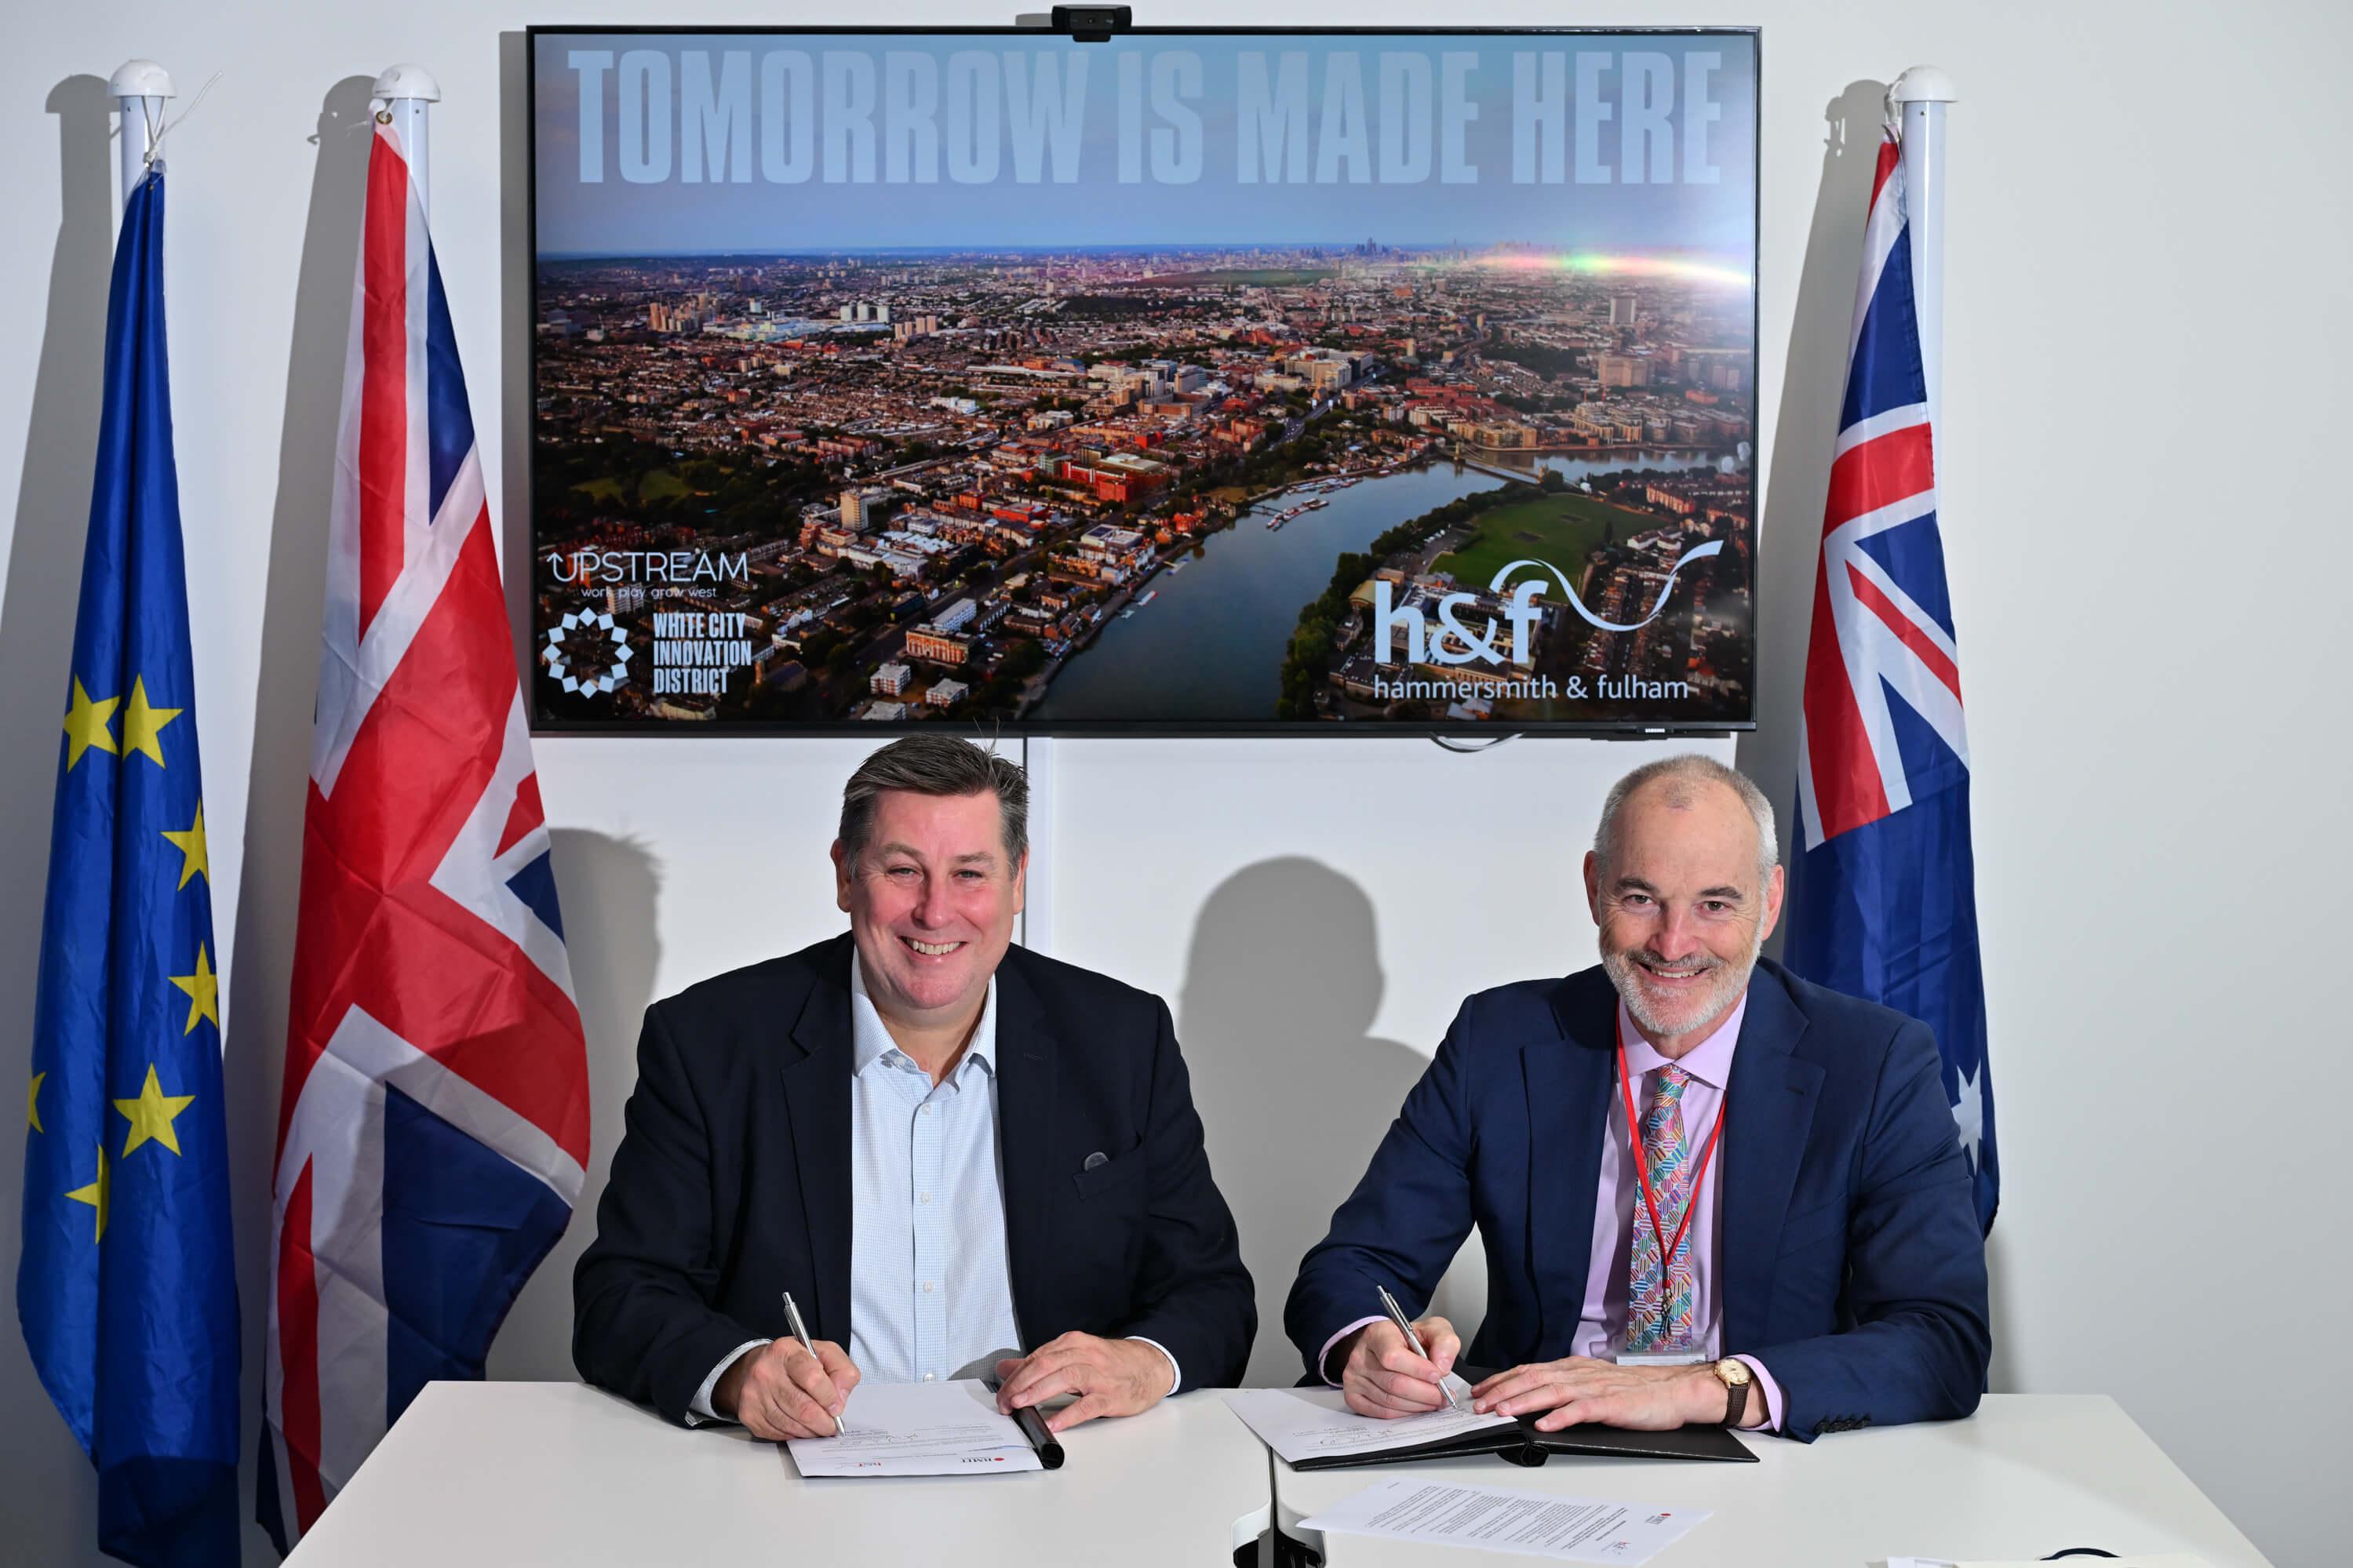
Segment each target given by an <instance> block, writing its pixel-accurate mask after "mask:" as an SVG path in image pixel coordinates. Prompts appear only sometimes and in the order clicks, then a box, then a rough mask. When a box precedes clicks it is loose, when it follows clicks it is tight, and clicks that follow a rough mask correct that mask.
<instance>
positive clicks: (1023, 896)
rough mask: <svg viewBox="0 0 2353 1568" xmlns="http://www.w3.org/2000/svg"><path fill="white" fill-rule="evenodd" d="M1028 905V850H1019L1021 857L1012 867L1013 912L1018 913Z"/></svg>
mask: <svg viewBox="0 0 2353 1568" xmlns="http://www.w3.org/2000/svg"><path fill="white" fill-rule="evenodd" d="M1028 908H1029V850H1027V849H1024V850H1023V851H1021V858H1020V859H1019V860H1018V861H1017V862H1016V863H1015V864H1014V867H1013V912H1014V913H1015V914H1017V915H1018V914H1019V913H1020V912H1021V911H1022V910H1025V909H1028Z"/></svg>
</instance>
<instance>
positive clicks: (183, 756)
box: [16, 167, 238, 1565]
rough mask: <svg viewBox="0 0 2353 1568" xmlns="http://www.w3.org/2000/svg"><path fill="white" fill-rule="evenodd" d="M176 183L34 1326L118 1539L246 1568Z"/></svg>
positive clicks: (100, 600)
mask: <svg viewBox="0 0 2353 1568" xmlns="http://www.w3.org/2000/svg"><path fill="white" fill-rule="evenodd" d="M163 252H164V175H163V171H162V169H161V168H160V167H157V168H155V169H153V170H152V171H151V172H149V173H148V174H145V175H143V176H142V178H141V180H140V181H139V184H137V186H136V187H135V188H134V189H133V190H132V195H131V199H130V202H129V204H128V205H126V207H125V209H124V212H123V217H122V237H121V242H120V244H119V245H118V246H117V247H116V249H115V253H114V283H113V289H112V292H111V295H110V296H109V299H108V301H107V314H106V377H105V409H104V413H103V416H102V417H101V420H100V426H99V439H98V473H97V479H96V482H95V484H94V485H93V487H92V490H93V493H92V495H91V498H90V542H89V544H88V546H87V547H86V551H85V553H84V555H83V558H82V569H81V604H80V609H79V613H78V616H77V619H76V621H75V625H74V648H73V671H72V675H71V677H70V679H69V687H68V689H67V691H66V692H64V693H63V694H62V696H63V698H64V701H63V704H62V706H63V708H64V712H65V733H64V736H63V739H62V740H61V741H60V742H59V745H58V793H57V807H56V812H55V816H54V817H53V819H52V822H51V826H50V829H49V882H48V892H47V903H46V905H45V907H44V912H43V916H42V923H41V966H40V981H39V990H38V993H37V997H36V1000H35V1004H34V1038H33V1080H32V1083H31V1084H30V1086H29V1087H28V1088H27V1089H26V1134H25V1140H26V1142H25V1231H24V1235H25V1247H24V1257H23V1260H22V1262H21V1263H20V1264H19V1265H18V1268H17V1273H16V1310H17V1315H18V1316H19V1317H20V1318H21V1319H22V1320H23V1322H24V1326H25V1342H26V1345H27V1346H29V1347H30V1349H31V1351H32V1353H33V1365H34V1366H35V1368H36V1369H37V1370H38V1372H39V1373H40V1377H41V1382H42V1384H43V1385H44V1386H45V1387H47V1390H48V1392H49V1397H50V1398H51V1399H52V1400H54V1401H55V1402H56V1403H57V1407H58V1414H60V1415H63V1416H64V1417H65V1418H66V1425H67V1426H70V1427H72V1428H73V1434H74V1436H75V1437H76V1438H77V1439H79V1441H80V1443H81V1446H82V1448H83V1449H84V1451H85V1452H87V1453H88V1454H89V1455H90V1463H91V1464H92V1465H93V1466H95V1467H96V1468H97V1470H98V1498H99V1510H98V1532H99V1545H100V1548H101V1549H102V1550H103V1551H105V1552H108V1553H109V1554H111V1555H112V1556H115V1557H119V1558H121V1559H123V1560H124V1561H126V1562H131V1563H168V1564H174V1565H177V1564H190V1565H194V1564H210V1563H224V1564H227V1563H236V1562H237V1530H238V1524H237V1279H236V1276H235V1274H234V1272H233V1270H232V1268H231V1263H230V1257H229V1209H228V1159H227V1136H226V1132H225V1131H224V1125H223V1118H222V1105H221V1034H220V1003H219V991H218V987H219V984H220V982H219V978H218V976H217V974H216V972H215V963H214V956H213V954H214V949H213V920H212V879H211V875H210V872H209V871H208V869H207V867H206V852H205V801H204V780H203V776H202V774H201V773H200V772H199V771H198V769H197V765H196V709H195V690H194V684H195V683H194V681H193V679H191V664H190V659H189V656H188V594H187V584H186V580H185V574H184V572H183V569H182V557H181V543H180V503H179V481H178V478H177V475H176V473H175V471H174V464H173V460H172V403H171V393H170V387H169V384H168V376H167V374H166V367H165V361H164V255H163Z"/></svg>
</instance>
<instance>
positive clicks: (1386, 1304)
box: [1374, 1285, 1462, 1415]
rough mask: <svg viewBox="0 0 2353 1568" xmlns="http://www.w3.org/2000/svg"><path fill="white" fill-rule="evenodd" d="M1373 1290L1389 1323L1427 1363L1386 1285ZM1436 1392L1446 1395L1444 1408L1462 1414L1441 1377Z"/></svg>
mask: <svg viewBox="0 0 2353 1568" xmlns="http://www.w3.org/2000/svg"><path fill="white" fill-rule="evenodd" d="M1374 1289H1377V1290H1378V1291H1380V1293H1381V1306H1382V1307H1383V1309H1385V1310H1387V1311H1388V1315H1389V1321H1390V1322H1393V1323H1395V1324H1396V1325H1397V1326H1398V1329H1399V1330H1400V1331H1402V1332H1403V1333H1404V1334H1405V1342H1406V1343H1408V1344H1409V1345H1411V1346H1412V1347H1413V1353H1414V1354H1416V1355H1418V1356H1419V1357H1420V1358H1421V1359H1422V1360H1424V1361H1429V1360H1430V1352H1428V1351H1427V1350H1424V1349H1423V1348H1422V1344H1421V1336H1420V1335H1419V1334H1417V1333H1415V1332H1414V1331H1413V1324H1412V1323H1410V1322H1409V1321H1407V1320H1406V1315H1405V1309H1403V1308H1402V1307H1399V1306H1398V1304H1397V1298H1396V1297H1395V1296H1392V1295H1390V1294H1389V1288H1388V1286H1386V1285H1378V1286H1376V1287H1374ZM1433 1364H1434V1363H1433ZM1438 1392H1439V1393H1440V1394H1444V1395H1446V1408H1448V1409H1449V1410H1451V1411H1453V1412H1454V1414H1456V1415H1461V1414H1462V1401H1461V1400H1460V1399H1457V1398H1456V1397H1455V1396H1454V1390H1453V1389H1452V1388H1451V1386H1449V1385H1448V1384H1447V1382H1446V1379H1445V1378H1444V1377H1443V1376H1441V1377H1440V1379H1439V1380H1438Z"/></svg>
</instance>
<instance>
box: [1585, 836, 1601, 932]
mask: <svg viewBox="0 0 2353 1568" xmlns="http://www.w3.org/2000/svg"><path fill="white" fill-rule="evenodd" d="M1585 910H1586V912H1587V913H1588V914H1589V915H1591V916H1592V917H1593V923H1594V924H1595V925H1599V924H1600V923H1601V857H1599V855H1596V854H1595V853H1594V852H1593V851H1592V850H1590V849H1588V850H1587V851H1586V852H1585Z"/></svg>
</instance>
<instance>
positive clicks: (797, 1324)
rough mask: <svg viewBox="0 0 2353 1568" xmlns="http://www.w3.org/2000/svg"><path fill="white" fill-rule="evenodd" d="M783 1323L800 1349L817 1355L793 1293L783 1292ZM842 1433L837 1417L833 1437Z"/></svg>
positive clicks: (839, 1418) (834, 1422)
mask: <svg viewBox="0 0 2353 1568" xmlns="http://www.w3.org/2000/svg"><path fill="white" fill-rule="evenodd" d="M785 1321H786V1322H787V1323H790V1324H791V1325H792V1326H793V1338H795V1339H797V1340H798V1341H800V1342H801V1349H803V1350H805V1351H807V1352H808V1353H809V1354H811V1355H815V1354H817V1347H816V1346H815V1345H813V1344H811V1343H809V1337H808V1325H807V1323H804V1322H802V1321H801V1310H800V1309H799V1308H798V1307H797V1306H795V1305H793V1293H792V1292H791V1291H790V1290H787V1291H786V1292H785ZM842 1431H843V1427H842V1425H841V1417H840V1416H839V1415H837V1416H835V1417H834V1418H833V1435H834V1436H837V1437H839V1436H841V1434H842Z"/></svg>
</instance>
